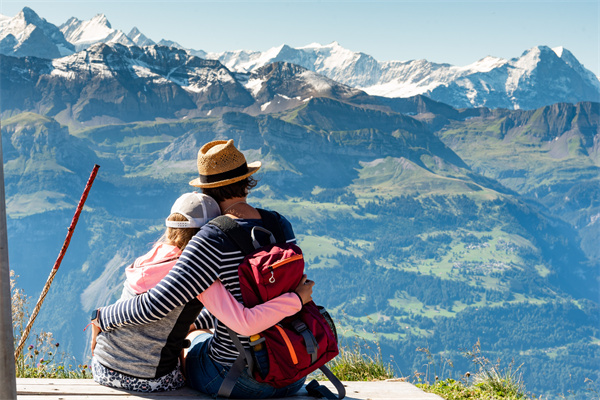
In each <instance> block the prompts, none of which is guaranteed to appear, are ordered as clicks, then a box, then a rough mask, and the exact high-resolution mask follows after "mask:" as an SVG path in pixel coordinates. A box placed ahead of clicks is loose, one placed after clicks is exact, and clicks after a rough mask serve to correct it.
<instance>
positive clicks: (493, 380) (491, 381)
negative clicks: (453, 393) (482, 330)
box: [465, 341, 527, 398]
mask: <svg viewBox="0 0 600 400" xmlns="http://www.w3.org/2000/svg"><path fill="white" fill-rule="evenodd" d="M465 355H466V356H467V357H468V358H470V359H471V361H472V362H473V363H474V364H475V365H477V366H478V367H479V372H477V373H476V374H475V376H474V377H473V383H474V384H475V385H477V386H480V387H481V388H483V389H485V390H488V391H490V392H499V393H504V394H505V395H506V396H511V398H527V396H526V394H525V385H524V384H523V379H522V374H521V373H520V372H519V370H520V369H521V366H522V365H519V366H518V367H517V368H514V361H511V362H510V364H509V365H508V367H507V368H506V369H501V368H500V361H497V362H496V363H495V364H492V363H491V362H490V360H488V359H487V358H486V357H484V356H483V355H482V354H481V345H480V343H479V341H477V343H475V345H474V346H473V349H472V350H469V351H466V352H465Z"/></svg>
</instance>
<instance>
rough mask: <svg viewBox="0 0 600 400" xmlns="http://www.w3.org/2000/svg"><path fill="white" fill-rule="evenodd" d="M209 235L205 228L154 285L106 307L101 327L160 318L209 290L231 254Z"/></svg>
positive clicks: (102, 311)
mask: <svg viewBox="0 0 600 400" xmlns="http://www.w3.org/2000/svg"><path fill="white" fill-rule="evenodd" d="M215 229H216V228H215ZM209 236H210V235H209V234H208V233H207V232H206V231H205V229H204V228H203V229H201V230H200V232H199V233H198V234H197V235H196V236H194V238H193V239H192V240H191V241H190V242H189V244H188V245H187V247H186V248H185V250H184V251H183V253H182V254H181V257H179V261H178V262H177V264H175V266H174V267H173V269H172V270H171V271H170V272H169V273H168V274H167V276H165V277H164V278H163V279H162V280H161V281H160V282H159V283H158V284H157V285H156V286H155V287H154V288H152V289H150V290H148V291H147V292H146V293H144V294H141V295H139V296H135V297H134V298H132V299H130V300H127V301H122V302H119V303H116V304H113V305H111V306H108V307H105V308H102V309H101V310H100V316H99V323H100V327H101V329H102V330H103V331H110V330H112V329H115V328H117V327H119V326H123V325H142V324H147V323H150V322H154V321H158V320H160V319H161V318H163V317H164V316H165V315H167V314H168V313H169V312H171V311H172V310H173V309H175V308H176V307H178V306H181V305H183V304H186V303H187V302H189V301H191V300H192V299H194V298H195V297H196V296H197V295H198V294H200V293H202V292H203V291H204V290H206V289H207V288H208V287H209V286H210V285H211V284H212V283H213V282H214V281H215V280H216V279H218V278H219V275H220V266H221V265H223V263H226V262H227V259H228V258H229V257H230V254H231V253H224V252H223V251H220V250H218V249H217V248H216V247H215V243H214V241H213V240H211V238H210V237H209ZM236 253H238V252H236ZM236 255H237V254H236ZM238 263H239V262H238Z"/></svg>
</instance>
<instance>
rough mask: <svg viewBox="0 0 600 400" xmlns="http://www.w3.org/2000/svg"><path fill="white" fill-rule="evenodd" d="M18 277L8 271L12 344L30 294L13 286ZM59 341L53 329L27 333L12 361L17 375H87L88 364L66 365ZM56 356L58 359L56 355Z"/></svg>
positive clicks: (21, 325) (21, 329)
mask: <svg viewBox="0 0 600 400" xmlns="http://www.w3.org/2000/svg"><path fill="white" fill-rule="evenodd" d="M16 278H17V276H16V275H15V274H14V272H13V271H11V272H10V288H11V306H12V326H13V338H14V346H15V348H16V347H17V344H18V343H19V341H20V340H21V336H22V335H23V332H24V331H25V327H26V324H27V321H28V320H29V297H27V295H25V292H24V291H23V290H22V289H19V288H18V287H17V285H16ZM59 346H60V344H59V343H58V342H56V341H55V340H54V337H53V335H52V332H45V331H41V332H40V333H35V334H33V335H31V336H30V338H29V339H28V341H27V343H26V346H25V347H24V348H23V351H21V354H20V355H19V357H18V358H17V359H16V360H15V372H16V375H17V378H90V377H91V371H90V368H89V367H88V366H87V365H81V364H78V365H77V367H75V368H74V367H73V365H71V364H69V365H67V361H66V359H65V358H66V356H65V355H64V353H58V348H59ZM57 356H58V358H57Z"/></svg>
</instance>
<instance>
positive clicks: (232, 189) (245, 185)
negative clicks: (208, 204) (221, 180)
mask: <svg viewBox="0 0 600 400" xmlns="http://www.w3.org/2000/svg"><path fill="white" fill-rule="evenodd" d="M257 184H258V181H257V180H256V179H254V178H253V177H251V176H249V177H247V178H244V179H242V180H241V181H238V182H234V183H230V184H229V185H225V186H220V187H216V188H202V193H204V194H207V195H209V196H210V197H212V198H213V199H215V200H216V202H217V203H221V202H223V201H224V200H227V199H233V198H234V197H245V196H247V195H248V193H249V192H250V189H252V188H254V187H255V186H256V185H257Z"/></svg>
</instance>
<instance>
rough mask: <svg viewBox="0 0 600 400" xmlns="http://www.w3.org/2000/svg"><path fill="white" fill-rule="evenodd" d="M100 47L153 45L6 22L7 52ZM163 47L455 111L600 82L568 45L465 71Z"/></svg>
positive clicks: (314, 55)
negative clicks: (280, 67) (289, 67)
mask: <svg viewBox="0 0 600 400" xmlns="http://www.w3.org/2000/svg"><path fill="white" fill-rule="evenodd" d="M61 32H62V33H61ZM61 35H63V36H61ZM65 39H66V40H65ZM61 40H62V41H61ZM97 43H108V44H110V43H119V44H123V45H125V46H149V45H153V44H154V41H152V40H151V39H149V38H148V37H146V36H145V35H144V34H143V33H142V32H140V30H139V29H137V28H133V29H132V30H131V31H130V32H129V34H128V35H126V34H125V33H123V32H122V31H120V30H116V29H113V28H112V27H111V25H110V23H109V22H108V20H107V18H106V16H105V15H103V14H98V15H96V16H95V17H94V18H92V19H90V20H88V21H80V20H78V19H77V18H71V19H69V20H68V21H67V22H66V23H64V24H63V25H61V26H60V31H58V28H56V27H55V26H54V25H52V24H49V23H47V22H46V21H45V20H43V19H40V18H39V17H38V16H37V15H36V14H35V12H33V10H31V9H29V8H25V9H23V11H22V12H21V13H19V15H17V16H16V17H14V18H9V17H0V53H1V54H6V55H12V56H17V57H25V56H36V57H41V58H59V57H62V56H64V55H68V54H71V53H72V52H73V51H74V50H77V51H80V50H83V49H86V48H88V47H90V46H91V45H93V44H97ZM158 44H159V45H162V46H167V47H170V48H174V49H176V50H174V51H180V50H184V51H185V52H187V53H188V54H189V55H190V56H196V57H200V58H205V59H211V60H218V61H220V62H221V64H223V65H224V66H225V67H226V68H227V69H229V70H230V71H232V72H237V73H242V74H249V73H255V72H257V71H259V70H260V69H261V68H263V67H265V66H267V65H269V64H271V63H275V62H286V63H290V64H295V65H298V66H301V67H304V68H306V69H307V70H309V71H313V72H315V73H317V74H320V75H323V76H325V77H327V78H329V79H331V80H333V81H336V82H339V83H341V84H345V85H348V86H351V87H354V88H357V89H361V90H364V91H365V92H366V93H368V94H370V95H376V96H384V97H388V98H408V97H412V96H416V95H424V96H427V97H429V98H431V99H433V100H436V101H439V102H443V103H446V104H449V105H451V106H452V107H455V108H472V107H482V106H485V107H488V108H508V109H535V108H539V107H542V106H545V105H549V104H554V103H558V102H569V103H577V102H580V101H595V102H599V101H600V81H599V80H598V77H597V76H596V75H594V74H593V73H592V72H591V71H589V70H587V69H586V68H585V67H584V66H583V65H581V63H579V61H578V60H577V58H575V56H574V55H573V54H572V53H571V52H569V51H568V50H567V49H564V48H563V47H557V48H554V49H550V48H549V47H546V46H537V47H533V48H531V49H529V50H526V51H525V52H524V53H523V54H522V55H521V56H520V57H516V58H513V59H510V60H506V59H502V58H498V57H491V56H488V57H485V58H483V59H481V60H479V61H476V62H474V63H472V64H470V65H467V66H453V65H450V64H438V63H433V62H429V61H427V60H410V61H385V62H380V61H378V60H376V59H374V58H373V57H371V56H370V55H368V54H365V53H361V52H354V51H351V50H348V49H346V48H344V47H342V46H341V45H340V44H339V43H337V42H333V43H331V44H328V45H321V44H318V43H313V44H309V45H307V46H303V47H298V48H293V47H290V46H287V45H285V44H284V45H281V46H278V47H274V48H271V49H269V50H267V51H264V52H259V51H248V50H237V51H226V52H222V53H206V52H205V51H202V50H194V49H189V48H185V47H184V46H182V45H180V44H178V43H176V42H174V41H171V40H167V39H162V40H161V41H160V42H158ZM241 79H242V80H243V79H244V78H243V77H242V78H241Z"/></svg>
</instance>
